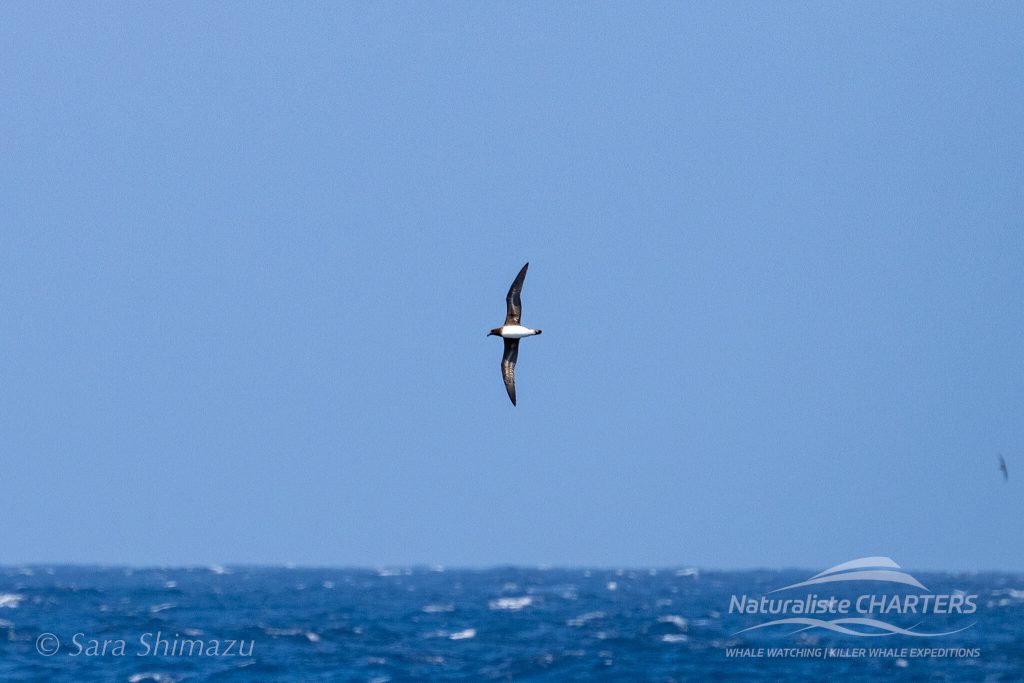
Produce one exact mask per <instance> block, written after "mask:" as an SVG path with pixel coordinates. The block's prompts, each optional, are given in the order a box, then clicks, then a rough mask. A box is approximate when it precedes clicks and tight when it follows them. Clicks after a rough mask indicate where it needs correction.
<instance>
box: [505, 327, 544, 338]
mask: <svg viewBox="0 0 1024 683" xmlns="http://www.w3.org/2000/svg"><path fill="white" fill-rule="evenodd" d="M536 333H537V330H531V329H530V328H529V327H523V326H522V325H503V326H502V328H501V336H502V337H504V338H505V339H522V338H523V337H531V336H533V335H534V334H536Z"/></svg>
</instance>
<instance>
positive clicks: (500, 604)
mask: <svg viewBox="0 0 1024 683" xmlns="http://www.w3.org/2000/svg"><path fill="white" fill-rule="evenodd" d="M532 604H533V598H531V597H530V596H528V595H524V596H522V597H519V598H498V599H497V600H491V601H490V602H488V603H487V605H488V607H490V608H491V609H501V610H508V611H510V612H514V611H516V610H521V609H523V608H524V607H529V606H530V605H532Z"/></svg>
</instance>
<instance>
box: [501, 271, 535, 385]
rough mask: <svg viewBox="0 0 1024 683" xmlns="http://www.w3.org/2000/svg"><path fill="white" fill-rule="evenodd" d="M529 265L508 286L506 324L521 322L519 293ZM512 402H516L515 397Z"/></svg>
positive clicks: (521, 303)
mask: <svg viewBox="0 0 1024 683" xmlns="http://www.w3.org/2000/svg"><path fill="white" fill-rule="evenodd" d="M529 267H530V264H529V262H527V264H526V265H525V266H523V269H522V270H520V271H519V275H516V279H515V280H514V281H513V282H512V286H511V287H509V288H508V296H506V297H505V303H506V304H507V306H508V312H507V313H506V314H505V324H506V325H518V324H519V317H520V316H521V315H522V313H523V302H522V301H521V300H520V299H519V295H520V293H521V292H522V291H523V280H525V279H526V269H527V268H529ZM506 348H508V347H506ZM513 362H515V361H513ZM512 402H513V403H515V399H513V400H512Z"/></svg>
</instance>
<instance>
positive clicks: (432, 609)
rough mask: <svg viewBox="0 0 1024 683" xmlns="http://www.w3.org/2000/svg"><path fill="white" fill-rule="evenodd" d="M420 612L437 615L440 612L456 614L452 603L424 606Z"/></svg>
mask: <svg viewBox="0 0 1024 683" xmlns="http://www.w3.org/2000/svg"><path fill="white" fill-rule="evenodd" d="M420 611H422V612H426V613H427V614H437V613H438V612H454V611H455V605H453V604H452V603H450V602H447V603H443V604H437V605H424V606H423V607H422V608H421V609H420Z"/></svg>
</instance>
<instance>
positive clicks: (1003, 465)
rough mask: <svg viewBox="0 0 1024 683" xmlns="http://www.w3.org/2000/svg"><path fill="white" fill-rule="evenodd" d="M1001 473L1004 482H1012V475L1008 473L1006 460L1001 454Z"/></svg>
mask: <svg viewBox="0 0 1024 683" xmlns="http://www.w3.org/2000/svg"><path fill="white" fill-rule="evenodd" d="M999 471H1000V472H1002V473H1003V481H1010V473H1009V472H1007V471H1006V459H1005V458H1004V457H1003V454H1002V453H1000V454H999Z"/></svg>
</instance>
